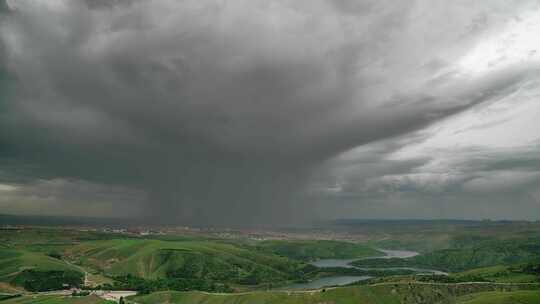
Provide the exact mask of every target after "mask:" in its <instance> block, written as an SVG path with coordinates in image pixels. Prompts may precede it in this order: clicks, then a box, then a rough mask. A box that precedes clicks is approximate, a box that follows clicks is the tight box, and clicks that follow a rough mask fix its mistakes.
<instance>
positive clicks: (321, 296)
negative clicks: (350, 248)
mask: <svg viewBox="0 0 540 304" xmlns="http://www.w3.org/2000/svg"><path fill="white" fill-rule="evenodd" d="M523 288H524V289H530V288H531V286H515V285H508V286H498V285H488V284H460V285H446V284H442V285H428V284H418V283H404V284H403V283H399V284H381V285H372V286H351V287H341V288H333V289H322V290H315V291H309V292H281V291H273V292H250V293H242V294H227V295H225V294H207V293H201V292H157V293H152V294H149V295H139V296H135V297H132V298H128V302H129V300H133V301H135V302H136V303H140V304H155V303H171V304H174V303H190V304H198V303H201V304H202V303H205V304H225V303H226V304H244V303H250V304H251V303H254V304H257V303H264V304H274V303H275V304H278V303H279V304H311V303H336V304H349V303H350V304H353V303H354V304H358V303H362V304H428V303H429V304H432V303H446V304H450V303H456V301H458V300H461V299H465V298H463V296H465V295H474V294H478V293H482V292H495V293H502V291H503V290H507V291H510V292H511V293H514V292H520V290H521V289H523ZM534 288H540V286H536V287H534ZM524 293H530V294H538V293H539V291H538V290H533V291H525V292H524ZM481 303H484V302H481ZM485 303H488V302H485ZM495 303H496V302H495ZM501 303H505V302H501ZM508 303H515V302H508ZM525 303H537V302H525Z"/></svg>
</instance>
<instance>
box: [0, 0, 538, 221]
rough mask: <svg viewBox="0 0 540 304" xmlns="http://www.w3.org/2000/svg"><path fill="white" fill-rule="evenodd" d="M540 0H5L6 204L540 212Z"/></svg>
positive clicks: (167, 211)
mask: <svg viewBox="0 0 540 304" xmlns="http://www.w3.org/2000/svg"><path fill="white" fill-rule="evenodd" d="M538 33H540V2H538V1H532V0H531V1H528V0H519V1H517V0H516V1H507V0H492V1H475V2H472V3H471V1H464V0H460V1H451V2H448V1H442V0H440V1H439V0H437V1H433V0H418V1H403V2H398V3H396V1H390V0H388V1H386V0H341V1H340V0H265V1H263V0H260V1H259V0H239V1H220V0H204V1H201V0H182V1H178V0H116V1H112V0H111V1H107V0H0V213H10V214H37V215H71V216H91V217H126V218H143V219H145V221H147V222H148V223H160V222H168V223H171V222H177V223H179V224H201V225H209V224H216V225H228V224H238V223H241V224H242V225H256V224H261V223H264V224H275V225H278V224H288V223H301V222H307V221H311V220H314V219H334V218H424V219H429V218H458V219H484V218H491V219H510V220H512V219H525V220H538V219H540V214H539V213H538V212H536V210H538V208H539V207H540V187H539V186H540V132H538V131H539V130H540V98H539V97H540V38H539V37H538Z"/></svg>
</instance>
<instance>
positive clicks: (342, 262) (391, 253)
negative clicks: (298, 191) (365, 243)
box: [285, 249, 446, 290]
mask: <svg viewBox="0 0 540 304" xmlns="http://www.w3.org/2000/svg"><path fill="white" fill-rule="evenodd" d="M377 250H378V251H380V252H383V253H384V254H385V255H384V256H374V257H367V258H364V259H374V258H383V259H390V258H402V259H404V258H410V257H414V256H417V255H418V254H419V253H418V252H415V251H408V250H387V249H377ZM357 260H359V259H322V260H317V261H314V262H312V263H311V264H312V265H314V266H317V267H321V268H324V267H344V268H354V267H355V266H353V265H351V264H350V263H351V262H353V261H357ZM359 269H366V270H367V269H370V270H371V269H382V268H359ZM384 269H410V270H415V271H418V272H419V273H432V274H443V275H444V274H446V273H445V272H442V271H438V270H433V269H420V268H410V267H409V268H408V267H395V268H384ZM370 278H371V277H370V276H334V277H325V278H320V279H317V280H313V281H311V282H308V283H296V284H292V285H289V286H287V287H285V289H290V290H298V289H320V288H323V287H329V286H343V285H347V284H351V283H354V282H358V281H363V280H367V279H370Z"/></svg>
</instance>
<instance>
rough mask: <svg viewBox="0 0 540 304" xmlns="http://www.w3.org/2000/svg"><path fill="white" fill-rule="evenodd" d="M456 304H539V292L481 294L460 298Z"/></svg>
mask: <svg viewBox="0 0 540 304" xmlns="http://www.w3.org/2000/svg"><path fill="white" fill-rule="evenodd" d="M457 303H458V304H538V303H540V291H538V290H521V291H513V292H500V291H492V292H481V293H475V294H471V295H466V296H462V297H460V298H459V299H458V301H457Z"/></svg>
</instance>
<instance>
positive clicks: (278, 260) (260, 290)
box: [0, 222, 540, 304]
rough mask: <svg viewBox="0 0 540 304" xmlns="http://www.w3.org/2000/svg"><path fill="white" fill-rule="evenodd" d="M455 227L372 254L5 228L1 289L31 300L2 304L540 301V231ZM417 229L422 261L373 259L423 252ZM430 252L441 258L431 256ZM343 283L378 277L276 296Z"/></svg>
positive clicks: (422, 228) (321, 246) (343, 248)
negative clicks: (298, 286) (111, 297)
mask: <svg viewBox="0 0 540 304" xmlns="http://www.w3.org/2000/svg"><path fill="white" fill-rule="evenodd" d="M452 225H453V224H452V223H444V225H441V226H440V227H439V226H438V227H431V226H429V225H427V224H425V223H423V222H421V223H414V228H404V229H397V228H395V231H394V230H391V232H392V233H382V232H379V230H377V231H375V232H373V233H374V234H375V235H377V234H378V233H381V234H380V235H381V236H382V238H383V240H381V241H378V240H372V241H370V242H368V243H364V244H356V243H351V242H340V241H319V240H303V241H298V240H279V241H254V240H249V239H217V238H213V237H210V236H200V237H199V236H194V235H189V236H183V235H180V236H175V235H167V236H155V237H148V238H142V237H136V236H133V235H131V236H128V235H121V234H114V233H99V232H95V231H77V230H69V229H53V228H26V229H11V228H10V229H4V230H2V229H0V291H5V292H10V293H11V294H13V295H15V294H17V293H20V292H22V293H23V296H21V297H17V298H10V299H4V300H2V299H1V298H0V301H2V303H45V304H55V303H58V304H62V303H89V304H93V303H98V304H104V303H107V302H104V301H103V300H100V299H99V298H97V297H95V296H92V295H88V292H87V291H84V292H83V293H76V294H73V295H72V296H51V295H43V294H40V295H39V296H36V298H35V299H30V297H29V296H27V295H26V294H25V292H26V291H44V290H56V289H62V288H65V287H68V286H82V285H83V284H86V286H84V288H86V289H90V288H91V287H90V286H93V288H103V289H114V290H137V291H139V295H138V296H137V297H135V298H128V299H126V300H125V302H126V303H130V301H135V302H136V303H140V304H144V303H165V302H167V303H210V304H212V303H218V304H219V303H228V304H230V303H232V304H234V303H268V304H272V303H300V304H302V303H366V304H370V303H383V304H386V303H405V304H420V303H423V304H425V303H441V304H450V303H469V302H470V303H473V304H474V303H484V302H474V301H479V299H482V298H483V297H484V298H486V297H487V298H489V299H493V303H499V302H496V301H499V300H498V299H502V300H501V301H503V302H500V303H513V302H508V301H510V300H512V301H513V299H518V300H519V301H522V302H523V303H528V302H527V301H528V300H527V299H529V298H530V299H534V295H535V293H536V292H537V291H536V290H526V289H537V288H540V285H539V284H538V283H539V282H540V246H539V245H540V225H538V227H536V226H531V225H522V224H512V225H510V226H509V227H510V228H508V227H507V228H506V230H508V231H506V230H501V229H502V228H501V227H499V225H498V224H491V223H487V224H485V225H484V224H482V225H479V226H478V227H477V226H473V225H469V224H466V225H465V224H463V225H464V226H463V227H462V226H460V225H461V223H458V224H456V226H452ZM514 225H516V226H514ZM452 227H453V228H452ZM362 229H364V227H363V226H362ZM365 229H374V228H365ZM376 229H382V228H377V227H376ZM391 229H394V228H392V227H391ZM453 229H454V230H453ZM401 230H403V231H401ZM380 231H384V230H380ZM414 231H417V234H418V235H426V236H428V238H429V240H430V241H429V242H430V244H427V245H424V247H423V250H424V252H423V253H422V254H421V255H419V256H415V257H412V258H407V259H384V258H371V259H361V258H364V257H372V256H376V255H381V254H382V253H381V252H379V251H377V250H376V249H373V248H375V247H376V246H381V244H383V243H384V244H387V245H389V246H396V247H397V248H414V247H415V246H420V245H419V243H418V242H417V240H415V239H414V238H412V237H411V236H410V235H412V234H413V232H414ZM370 233H371V232H370ZM409 234H410V235H409ZM400 246H401V247H400ZM430 246H432V247H436V249H434V250H431V249H429V248H430ZM326 258H330V259H354V258H358V259H359V260H357V261H355V262H354V263H355V265H357V266H361V267H365V268H366V269H359V268H344V267H325V268H318V267H315V266H313V265H311V264H309V263H308V262H310V261H313V260H317V259H326ZM389 267H418V268H429V269H439V270H446V271H448V272H449V275H421V274H418V273H417V271H414V270H410V269H388V268H389ZM373 268H378V269H373ZM341 275H344V276H371V277H373V279H371V280H368V281H362V282H358V283H354V284H353V285H351V286H348V287H339V288H326V289H325V290H324V292H323V290H312V291H302V292H288V291H287V292H284V291H278V290H277V289H274V288H277V287H281V288H283V286H286V285H288V284H292V283H295V282H306V281H310V280H314V279H318V278H321V277H326V276H341ZM495 283H497V284H495ZM516 283H517V284H516ZM522 283H528V284H522ZM23 288H24V290H22V289H23ZM268 290H270V291H268ZM510 294H512V297H510V298H509V297H508V296H509V295H510ZM11 296H12V295H10V296H8V297H11ZM508 299H510V300H508ZM467 301H469V302H467ZM504 301H507V302H504ZM131 303H133V302H131Z"/></svg>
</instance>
